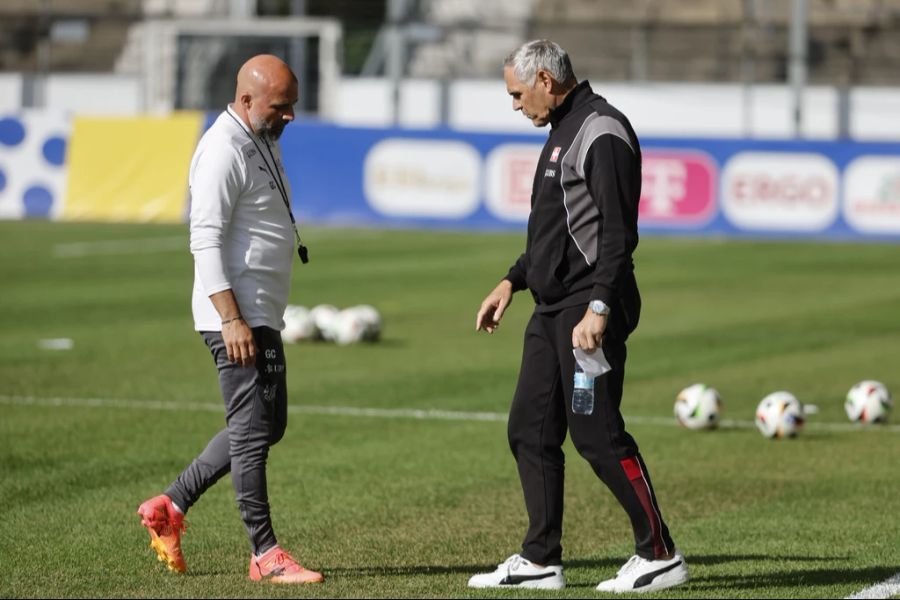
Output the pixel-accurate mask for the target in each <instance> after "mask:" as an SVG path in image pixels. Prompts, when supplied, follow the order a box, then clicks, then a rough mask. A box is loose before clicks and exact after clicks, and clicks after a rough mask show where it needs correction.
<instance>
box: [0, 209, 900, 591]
mask: <svg viewBox="0 0 900 600" xmlns="http://www.w3.org/2000/svg"><path fill="white" fill-rule="evenodd" d="M186 236H187V232H186V227H184V226H180V227H163V226H137V225H132V226H129V225H89V224H66V225H63V224H53V223H46V222H14V223H13V222H6V223H0V282H2V287H0V290H2V293H0V332H2V333H0V397H2V398H0V501H2V506H3V510H2V511H0V531H2V535H0V566H2V575H0V596H2V597H48V596H49V597H86V596H89V597H161V596H168V597H211V596H215V597H220V596H228V597H296V596H304V597H306V596H310V597H471V596H476V595H477V596H487V597H512V596H524V597H529V596H538V595H544V596H546V595H551V594H546V593H545V594H529V593H527V592H521V591H520V592H518V593H512V592H506V593H503V592H481V593H479V594H473V593H470V592H469V590H468V589H467V588H466V587H465V584H466V580H467V578H468V577H469V575H471V574H472V573H473V572H476V571H479V570H484V569H486V568H489V567H492V566H493V565H494V564H496V562H498V561H500V560H502V559H504V558H505V557H506V556H507V555H509V554H511V553H513V552H515V551H517V549H518V547H519V544H520V542H521V536H522V534H523V533H524V528H525V514H524V507H523V503H522V499H521V490H520V488H519V483H518V478H517V476H516V470H515V465H514V463H513V460H512V458H511V456H510V454H509V451H508V448H507V445H506V431H505V430H506V428H505V425H504V424H503V423H502V422H497V421H494V422H490V421H486V422H476V421H438V420H414V419H409V418H400V417H397V418H371V417H368V418H367V417H351V416H334V415H324V414H308V413H304V412H293V413H292V414H291V422H290V425H289V426H288V431H287V434H286V436H285V438H284V440H282V442H281V443H279V444H278V445H277V446H276V447H275V448H274V449H273V451H272V454H271V456H270V463H269V464H270V468H269V481H270V497H271V500H272V505H273V515H274V520H275V527H276V531H277V532H278V535H279V539H280V541H281V542H282V543H283V544H284V546H285V547H286V548H288V549H289V550H291V551H294V552H295V553H296V554H298V555H299V556H300V557H301V558H302V560H303V561H304V562H305V563H307V564H308V565H309V566H311V567H314V568H318V569H321V570H322V571H324V572H325V574H326V576H327V577H328V580H327V582H326V583H325V585H324V586H319V587H311V588H301V589H297V588H291V589H284V588H276V587H272V586H260V585H256V584H252V583H251V582H249V581H248V580H247V578H246V569H247V558H248V553H249V549H248V544H247V540H246V536H245V534H244V531H243V526H242V525H241V523H240V519H239V516H238V513H237V509H236V507H235V503H234V492H233V490H232V488H231V485H230V481H229V480H228V479H227V478H226V479H224V480H223V481H221V482H220V483H219V484H218V485H217V486H215V487H214V488H212V489H211V490H210V491H209V492H208V493H207V494H206V495H205V496H204V498H203V499H202V500H201V501H200V502H199V503H198V504H197V505H196V506H195V507H194V508H193V509H192V510H191V512H190V514H189V518H188V520H189V522H190V527H189V529H188V532H187V534H186V536H185V538H184V547H185V552H186V556H187V560H188V565H189V574H188V575H187V576H182V577H179V576H175V575H172V574H170V573H168V572H166V571H165V569H164V568H163V567H162V566H161V565H160V564H159V563H157V562H156V560H155V557H153V555H152V551H151V550H149V548H147V539H146V534H145V532H144V531H143V529H142V528H141V527H140V526H139V524H138V519H137V517H136V516H135V515H134V510H135V508H136V506H137V504H138V503H139V502H140V501H141V500H143V499H145V498H146V497H149V496H151V495H154V494H157V493H160V491H161V490H162V489H164V488H165V486H167V485H168V483H169V482H170V481H171V480H172V479H173V478H174V477H175V476H176V475H177V474H178V472H179V471H180V469H181V468H183V466H184V465H185V464H186V463H187V461H189V460H190V459H191V458H193V456H194V455H196V454H197V453H198V452H199V451H200V450H201V449H202V448H203V446H204V444H205V443H206V441H207V440H208V438H209V437H211V436H212V435H213V434H214V433H215V432H216V431H217V430H218V429H219V428H221V427H222V426H223V417H222V414H221V413H218V412H215V411H209V410H199V409H192V408H191V405H196V404H203V405H209V404H217V403H220V402H221V400H220V399H219V395H218V388H217V384H216V378H215V372H214V369H213V365H212V361H211V360H210V358H209V356H208V353H207V351H206V349H205V347H204V345H203V343H202V341H201V340H200V338H199V336H198V335H197V334H196V333H194V332H193V330H192V321H191V316H190V289H191V280H192V275H193V273H192V262H191V258H190V255H189V253H188V252H187V248H186V244H187V241H186ZM178 238H181V241H179V239H178ZM305 238H306V241H307V242H308V244H309V246H310V250H311V256H312V262H311V263H310V264H309V265H306V266H301V265H299V263H298V264H297V265H296V267H295V272H294V285H293V292H292V295H291V301H292V303H294V304H304V305H306V306H312V305H315V304H319V303H326V302H327V303H331V304H335V305H337V306H349V305H352V304H357V303H363V302H365V303H369V304H373V305H375V306H376V307H378V309H379V310H380V311H381V312H382V315H383V316H384V319H385V333H384V340H383V341H382V342H381V343H380V344H376V345H362V346H353V347H345V348H338V347H335V346H330V345H326V344H317V343H309V344H300V345H293V346H289V347H288V348H287V358H288V378H289V379H288V383H289V387H290V403H291V405H292V406H295V407H301V406H339V407H363V408H411V409H441V410H453V411H484V412H496V413H504V412H505V411H506V410H507V407H508V404H509V401H510V398H511V395H512V392H513V389H514V386H515V381H516V376H517V370H518V365H519V360H520V351H521V341H522V332H523V329H524V325H525V322H526V321H527V319H528V317H529V314H530V308H531V300H530V298H529V297H528V296H527V295H523V294H520V295H518V296H517V297H516V300H515V302H514V303H513V305H512V307H511V308H510V311H509V312H508V314H507V317H506V319H505V320H504V323H503V326H502V327H501V328H500V330H499V331H498V333H496V334H495V335H493V336H487V335H484V334H477V335H476V333H475V332H474V321H475V313H476V311H477V308H478V305H479V304H480V302H481V300H482V298H483V297H484V295H485V294H486V293H487V292H488V291H490V290H491V289H492V288H493V286H494V285H495V284H496V282H497V280H498V279H499V278H500V277H501V276H502V275H503V274H504V273H505V271H506V269H507V267H508V266H509V264H511V263H512V261H513V260H514V259H515V258H516V256H517V255H518V253H519V252H520V251H521V248H522V247H523V246H524V240H523V236H522V235H508V234H506V235H488V234H482V235H477V234H462V233H435V232H410V231H381V232H379V231H369V230H340V231H337V230H327V229H310V230H309V231H308V232H307V233H306V235H305ZM116 240H131V243H130V248H132V249H134V250H135V251H134V252H126V251H118V252H116V251H115V249H114V246H103V245H95V246H92V247H81V246H72V245H71V244H81V243H85V242H88V243H96V242H103V241H116ZM153 240H155V241H153ZM182 241H183V243H182ZM127 248H128V246H127V247H126V249H127ZM78 250H92V251H93V252H92V253H90V254H86V255H80V256H79V255H73V253H75V252H77V251H78ZM104 250H105V251H107V253H103V251H104ZM67 253H68V254H67ZM898 259H900V248H898V247H897V246H895V245H881V244H865V245H855V244H835V245H828V244H815V243H783V242H782V243H775V242H749V241H741V242H723V241H709V240H706V241H697V240H670V239H659V238H655V239H654V238H645V239H644V240H643V241H642V243H641V246H640V248H639V251H638V254H637V257H636V261H637V265H638V277H639V281H640V283H641V289H642V292H643V296H644V313H643V316H642V321H641V325H640V327H639V329H638V330H637V332H636V333H635V335H634V337H633V338H632V340H631V342H630V344H629V362H628V370H629V371H628V376H627V379H626V397H625V400H624V403H623V412H624V413H625V414H626V420H627V418H628V417H632V424H631V425H630V426H629V429H630V430H631V432H632V433H633V434H634V435H635V437H636V438H637V439H638V441H639V443H640V444H641V449H642V453H643V455H644V457H645V459H646V461H647V462H648V464H649V466H650V469H651V472H652V476H653V479H654V483H655V486H656V489H657V493H658V496H659V500H660V503H661V507H662V510H663V512H664V515H665V516H666V518H667V521H668V523H669V525H670V528H671V530H672V533H673V536H674V537H675V540H676V542H677V543H678V545H679V547H680V548H681V549H682V550H683V551H684V552H685V554H686V555H687V557H688V561H689V564H690V568H691V572H692V581H691V582H690V583H689V584H688V585H687V586H685V587H682V588H680V589H678V590H677V591H674V592H670V593H668V594H660V596H661V597H684V596H689V597H698V598H706V597H726V598H751V597H771V598H814V597H815V598H826V597H842V596H846V595H848V594H851V593H854V592H856V591H858V590H860V589H862V588H865V587H868V586H869V585H872V584H874V583H878V582H880V581H882V580H884V579H886V578H888V577H890V576H892V575H893V574H894V573H896V572H898V571H900V545H898V544H897V540H898V539H900V519H897V518H896V504H897V498H898V491H900V485H898V483H897V482H898V479H897V460H898V458H900V431H898V429H897V427H896V426H890V427H875V428H869V429H860V430H853V429H851V428H846V429H838V428H829V427H825V426H823V424H829V423H846V417H845V416H844V413H843V408H842V400H843V397H844V395H845V394H846V393H847V390H848V389H849V388H850V386H851V385H852V384H853V383H855V382H856V381H858V380H860V379H866V378H872V379H879V380H881V381H883V382H884V383H885V384H886V385H887V386H888V388H889V389H893V390H895V391H896V390H900V370H898V369H897V365H898V364H900V321H898V315H900V284H898V281H897V264H898ZM60 337H66V338H71V339H72V340H74V348H73V349H71V350H68V351H53V350H45V349H42V348H40V347H39V345H38V340H40V339H45V338H60ZM698 381H700V382H704V383H707V384H709V385H712V386H715V387H716V388H717V389H718V390H719V391H720V393H721V394H722V397H723V399H724V415H723V416H724V417H725V418H729V419H734V420H738V421H750V420H751V419H752V417H753V412H754V409H755V407H756V404H757V403H758V402H759V400H760V399H761V398H762V397H763V396H764V395H765V394H767V393H769V392H771V391H775V390H777V389H787V390H790V391H792V392H794V393H795V394H796V395H797V396H798V397H799V398H800V399H801V400H802V401H804V402H808V403H815V404H818V405H819V407H820V409H821V410H820V414H818V415H816V416H814V417H812V418H811V419H810V422H809V425H808V427H807V429H806V430H805V431H804V432H803V433H802V434H801V435H800V436H799V437H798V438H797V439H794V440H786V441H769V440H766V439H763V438H762V437H761V436H760V435H759V434H758V433H757V432H756V431H755V429H751V428H747V427H734V428H722V429H719V430H717V431H712V432H700V433H697V432H690V431H687V430H684V429H680V428H677V427H674V426H672V425H671V424H667V423H665V422H659V421H658V420H654V419H652V418H653V417H656V418H668V417H670V416H671V411H672V404H673V401H674V396H675V394H676V393H677V392H678V390H680V389H681V388H682V387H685V386H686V385H688V384H690V383H694V382H698ZM12 397H18V398H23V397H30V398H35V399H38V400H39V401H42V402H44V404H39V405H28V404H23V401H21V400H12V399H11V398H12ZM51 398H64V399H92V398H94V399H101V400H118V401H121V402H122V404H121V405H118V406H111V405H98V406H94V407H92V406H86V405H72V404H66V403H62V404H60V405H59V406H48V405H46V402H47V400H48V399H51ZM152 401H161V402H171V403H175V404H183V405H184V406H185V410H182V411H173V410H163V409H162V408H153V407H152V406H151V405H149V404H148V403H149V402H152ZM895 417H896V415H895ZM566 450H567V455H568V456H569V469H568V477H567V490H566V530H565V534H564V538H563V544H564V548H565V558H566V561H567V562H566V574H567V578H568V580H569V584H570V587H569V588H568V589H567V590H565V591H563V592H561V593H558V594H552V596H554V597H555V596H559V597H584V596H593V595H597V596H600V594H596V593H595V592H594V591H593V587H594V586H595V585H596V584H597V582H598V581H599V580H601V579H604V578H606V577H609V576H611V575H612V574H613V573H614V572H615V570H616V568H618V566H620V564H621V563H622V562H623V561H624V560H625V559H626V558H627V557H628V556H629V555H630V553H631V550H632V541H631V531H630V527H629V526H628V523H627V522H626V521H627V519H626V517H625V514H624V512H623V511H622V510H621V508H619V506H618V505H617V504H616V503H615V501H614V499H613V498H612V496H611V494H609V492H608V491H606V489H605V488H604V487H603V486H602V484H601V483H600V482H599V481H598V480H597V479H596V478H595V477H594V475H593V474H592V472H591V471H590V468H589V467H588V466H587V464H586V463H585V462H584V461H582V460H581V459H580V458H579V457H578V456H577V453H576V452H575V451H574V449H573V448H572V447H571V444H570V443H568V442H567V444H566Z"/></svg>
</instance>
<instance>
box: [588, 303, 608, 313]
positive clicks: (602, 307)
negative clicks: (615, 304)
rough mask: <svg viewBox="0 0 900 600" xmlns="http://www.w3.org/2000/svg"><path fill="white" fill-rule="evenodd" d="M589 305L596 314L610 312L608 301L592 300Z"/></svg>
mask: <svg viewBox="0 0 900 600" xmlns="http://www.w3.org/2000/svg"><path fill="white" fill-rule="evenodd" d="M588 307H589V308H590V309H591V312H592V313H594V314H595V315H608V314H609V306H607V305H606V302H604V301H603V300H591V301H590V303H589V304H588Z"/></svg>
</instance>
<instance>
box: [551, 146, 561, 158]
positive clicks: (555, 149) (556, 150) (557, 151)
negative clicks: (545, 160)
mask: <svg viewBox="0 0 900 600" xmlns="http://www.w3.org/2000/svg"><path fill="white" fill-rule="evenodd" d="M560 150H562V146H557V147H556V148H554V149H553V154H551V155H550V162H556V159H558V158H559V152H560Z"/></svg>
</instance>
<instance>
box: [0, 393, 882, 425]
mask: <svg viewBox="0 0 900 600" xmlns="http://www.w3.org/2000/svg"><path fill="white" fill-rule="evenodd" d="M0 404H7V405H21V406H79V407H86V408H124V409H130V410H168V411H200V412H223V410H224V409H223V407H222V405H221V404H214V403H210V402H174V401H163V400H123V399H117V398H38V397H36V396H4V395H0ZM288 412H290V413H297V414H307V415H335V416H342V417H370V418H384V419H419V420H434V421H492V422H504V423H505V422H506V418H507V415H506V413H495V412H467V411H455V410H437V409H416V408H361V407H355V406H309V405H290V406H288ZM624 419H625V421H626V423H628V424H630V425H661V426H666V427H677V426H678V421H676V420H675V419H674V418H671V417H646V416H630V417H629V416H627V415H626V416H624ZM719 426H720V427H722V428H723V429H753V428H754V427H756V424H755V423H754V422H753V421H739V420H734V419H723V420H722V421H720V422H719ZM805 427H807V428H810V429H821V430H826V431H861V430H863V429H868V428H869V427H866V426H864V425H857V424H854V423H807V424H806V425H805ZM871 429H873V430H878V431H890V432H900V425H880V426H876V427H871Z"/></svg>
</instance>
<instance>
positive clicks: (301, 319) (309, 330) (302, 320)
mask: <svg viewBox="0 0 900 600" xmlns="http://www.w3.org/2000/svg"><path fill="white" fill-rule="evenodd" d="M315 335H316V324H315V322H314V321H313V319H312V316H310V314H309V309H308V308H306V307H305V306H294V305H291V304H289V305H288V306H287V307H286V308H285V309H284V329H282V330H281V339H282V340H283V341H285V342H288V343H291V344H293V343H296V342H299V341H301V340H308V339H310V338H313V337H315Z"/></svg>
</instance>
